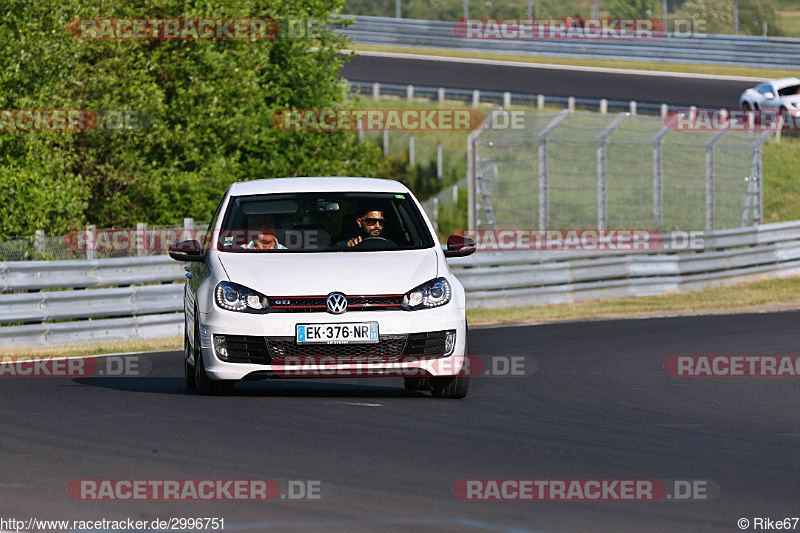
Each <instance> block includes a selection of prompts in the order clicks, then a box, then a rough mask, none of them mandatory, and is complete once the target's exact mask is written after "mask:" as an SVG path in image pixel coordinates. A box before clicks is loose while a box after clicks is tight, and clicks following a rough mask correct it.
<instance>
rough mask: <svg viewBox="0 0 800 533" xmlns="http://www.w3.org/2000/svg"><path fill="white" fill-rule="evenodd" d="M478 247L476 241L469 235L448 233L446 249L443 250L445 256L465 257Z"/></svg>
mask: <svg viewBox="0 0 800 533" xmlns="http://www.w3.org/2000/svg"><path fill="white" fill-rule="evenodd" d="M477 249H478V243H476V242H475V241H474V240H473V239H470V238H469V237H463V236H461V235H450V236H449V237H448V238H447V250H445V252H444V256H445V257H466V256H468V255H471V254H473V253H474V252H475V250H477Z"/></svg>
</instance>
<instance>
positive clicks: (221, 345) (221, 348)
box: [214, 335, 228, 361]
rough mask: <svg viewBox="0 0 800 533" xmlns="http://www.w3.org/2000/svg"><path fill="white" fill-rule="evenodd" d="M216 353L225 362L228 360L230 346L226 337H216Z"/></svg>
mask: <svg viewBox="0 0 800 533" xmlns="http://www.w3.org/2000/svg"><path fill="white" fill-rule="evenodd" d="M214 353H216V354H217V357H219V358H220V359H222V360H223V361H227V360H228V345H227V343H226V342H225V335H214Z"/></svg>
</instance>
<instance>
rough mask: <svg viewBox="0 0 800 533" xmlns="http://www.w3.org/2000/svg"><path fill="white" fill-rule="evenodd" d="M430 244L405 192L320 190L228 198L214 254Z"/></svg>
mask: <svg viewBox="0 0 800 533" xmlns="http://www.w3.org/2000/svg"><path fill="white" fill-rule="evenodd" d="M433 245H434V241H433V238H432V237H431V235H430V232H429V231H428V227H427V225H426V224H425V221H424V219H423V218H422V215H421V214H420V212H419V209H417V206H416V204H415V203H414V201H413V200H412V199H411V198H410V196H409V195H407V194H393V193H342V192H337V193H330V192H325V193H296V194H260V195H250V196H234V197H232V198H231V200H230V202H229V203H228V209H227V211H226V213H225V218H224V221H223V224H222V229H221V232H220V238H219V242H218V250H220V251H224V252H237V253H262V252H266V253H280V252H347V251H378V250H381V251H385V250H412V249H419V248H430V247H432V246H433Z"/></svg>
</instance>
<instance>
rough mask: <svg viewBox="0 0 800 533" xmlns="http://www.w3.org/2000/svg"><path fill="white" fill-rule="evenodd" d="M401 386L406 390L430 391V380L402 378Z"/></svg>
mask: <svg viewBox="0 0 800 533" xmlns="http://www.w3.org/2000/svg"><path fill="white" fill-rule="evenodd" d="M403 385H405V387H406V390H424V391H429V390H431V380H430V379H429V378H403Z"/></svg>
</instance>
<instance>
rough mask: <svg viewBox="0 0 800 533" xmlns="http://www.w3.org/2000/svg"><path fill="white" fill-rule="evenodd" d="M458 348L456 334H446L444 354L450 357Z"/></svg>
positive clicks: (453, 332) (451, 332) (452, 332)
mask: <svg viewBox="0 0 800 533" xmlns="http://www.w3.org/2000/svg"><path fill="white" fill-rule="evenodd" d="M455 347H456V332H455V331H448V332H446V333H445V334H444V354H445V355H450V354H451V353H453V350H454V349H455Z"/></svg>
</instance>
